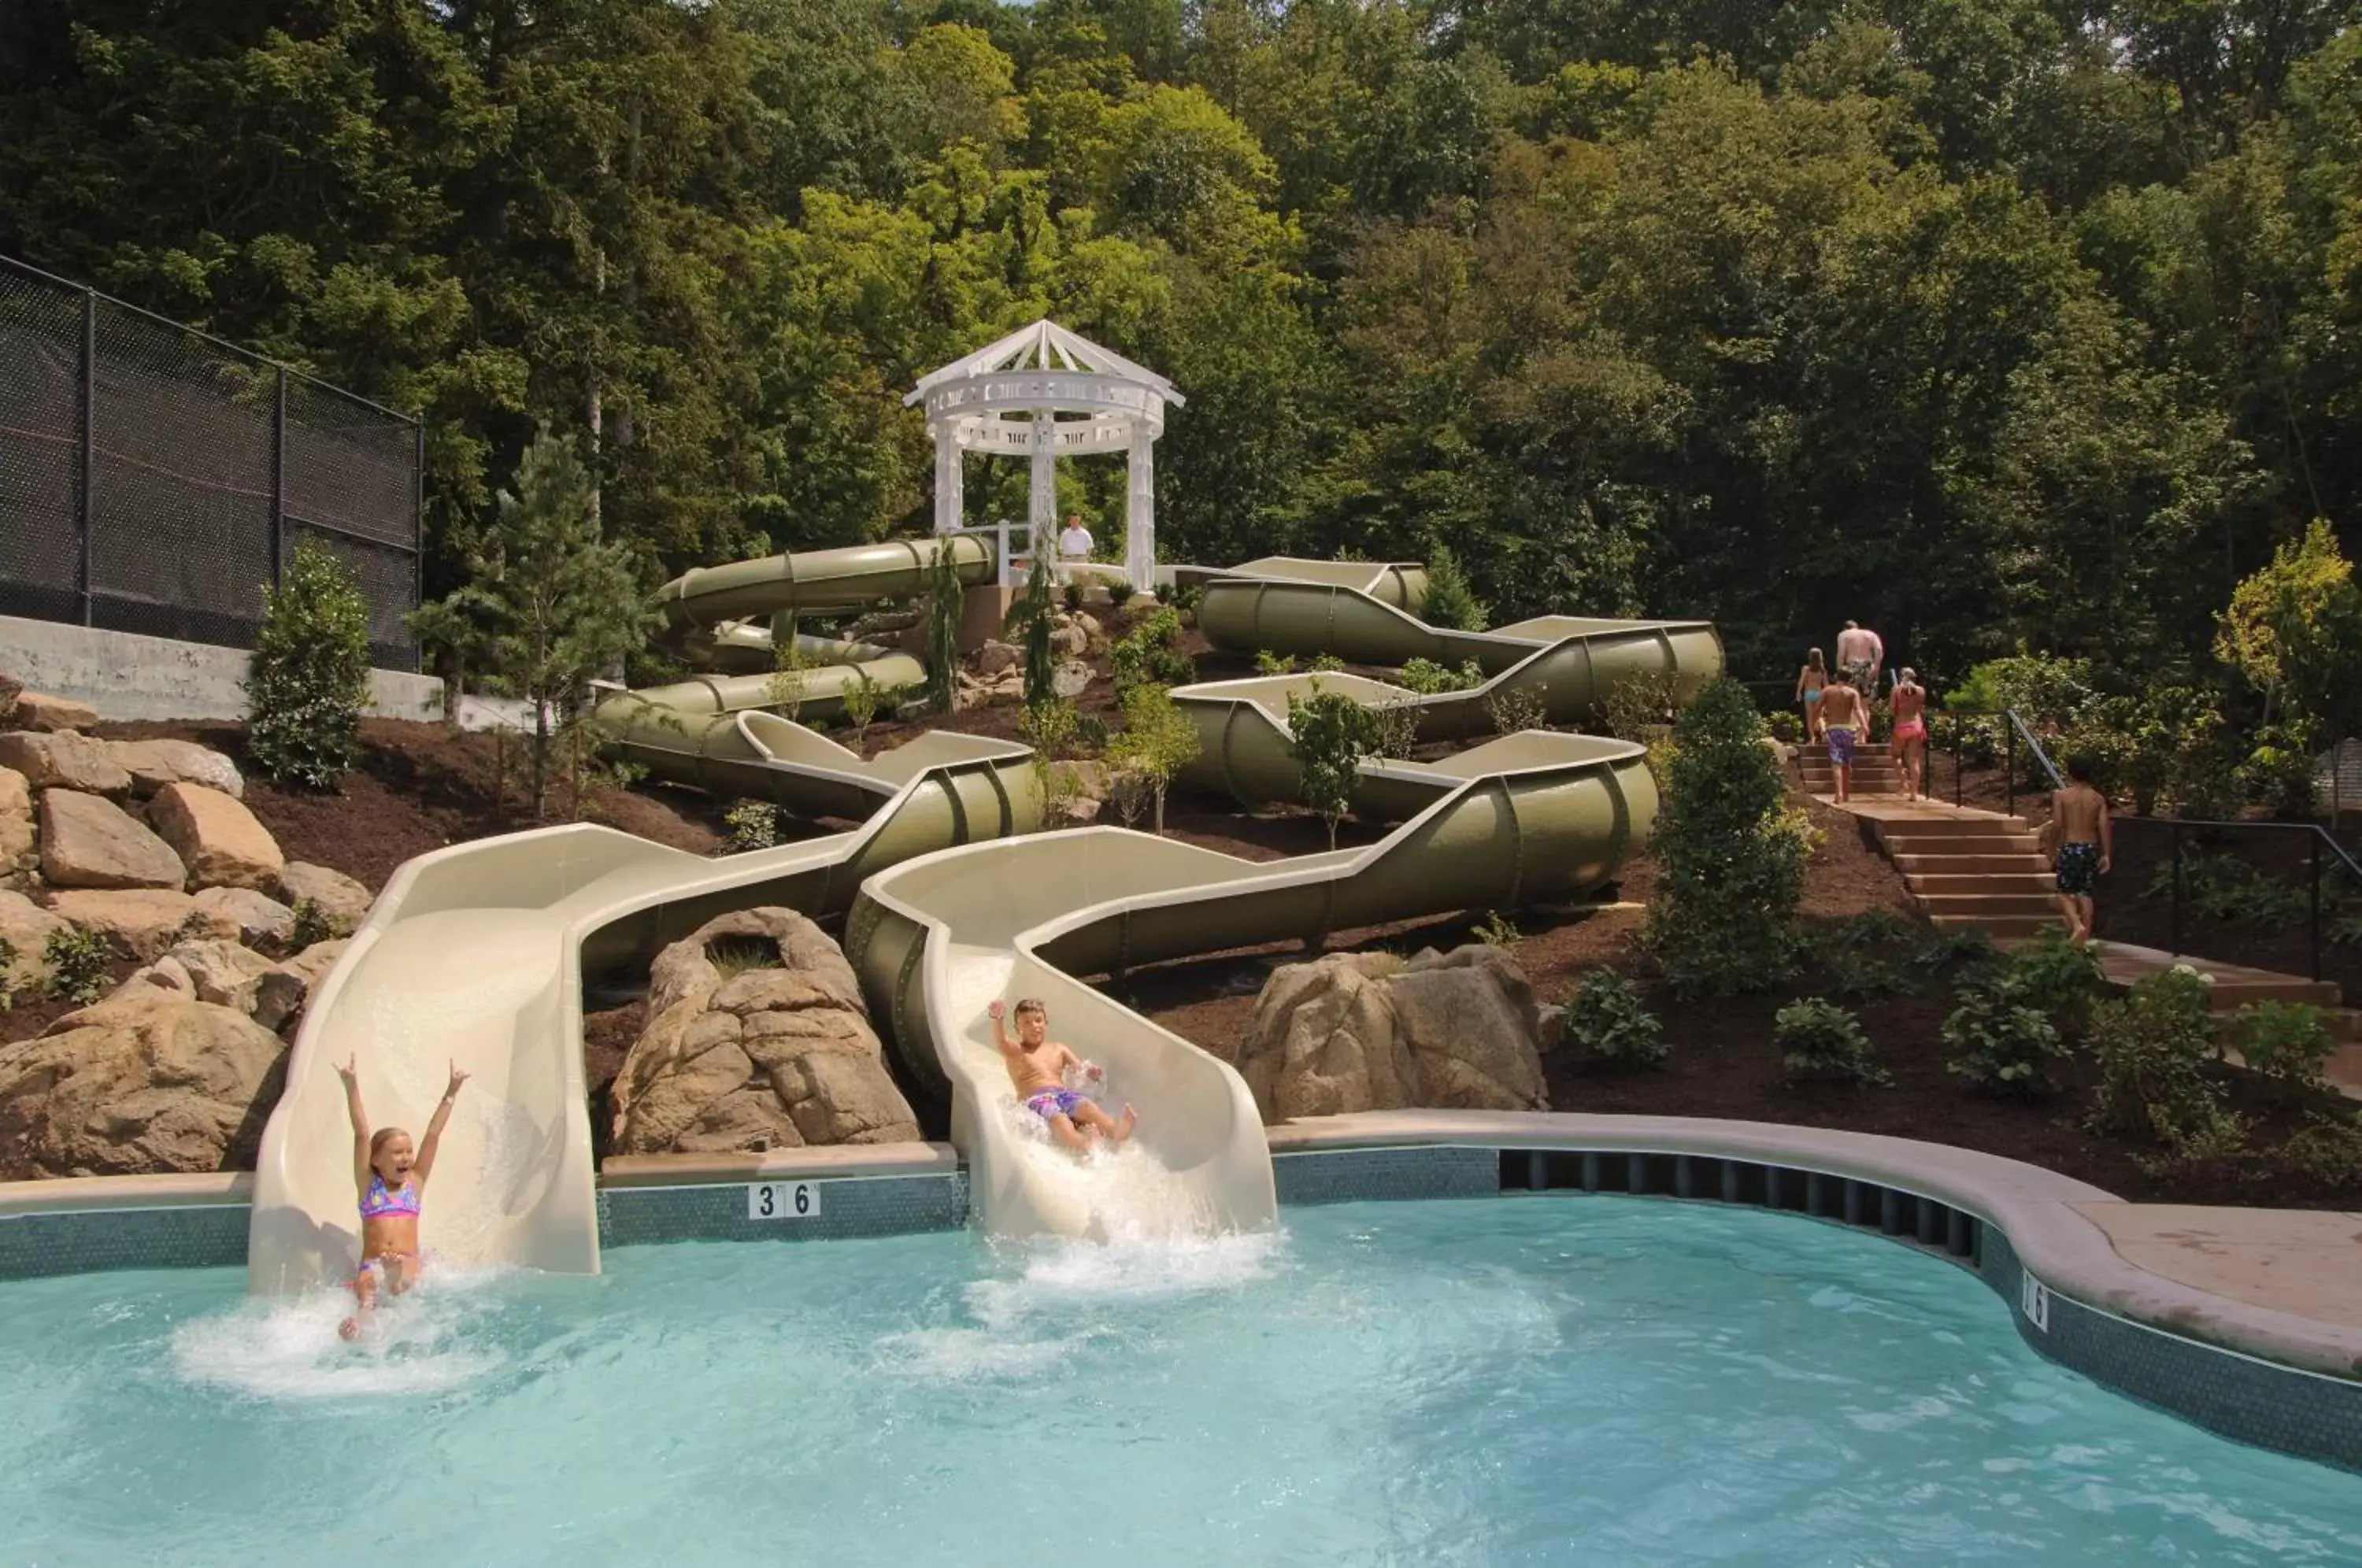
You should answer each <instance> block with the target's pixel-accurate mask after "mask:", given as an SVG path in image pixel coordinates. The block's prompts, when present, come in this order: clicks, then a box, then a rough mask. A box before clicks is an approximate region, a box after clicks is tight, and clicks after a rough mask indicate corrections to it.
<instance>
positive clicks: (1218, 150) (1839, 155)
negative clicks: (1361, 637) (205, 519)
mask: <svg viewBox="0 0 2362 1568" xmlns="http://www.w3.org/2000/svg"><path fill="white" fill-rule="evenodd" d="M2356 10H2362V5H2357V4H2355V3H2351V0H2348V3H2330V0H2089V3H2077V0H1038V3H1036V4H1032V5H1030V6H999V5H995V4H993V3H992V0H936V3H933V4H930V3H928V0H0V251H5V252H7V253H10V254H13V255H16V256H18V257H20V258H22V259H26V260H28V261H31V262H33V263H35V264H37V265H39V266H42V267H45V268H48V269H50V270H51V271H58V272H61V273H64V274H66V275H69V276H72V277H75V278H78V279H82V280H85V281H88V282H93V283H95V284H97V285H98V286H100V287H102V288H105V289H107V290H110V291H112V292H114V293H119V294H121V295H124V296H125V297H127V298H128V299H130V300H132V301H134V302H136V303H138V304H143V305H146V306H149V308H152V309H154V310H157V311H160V312H162V313H165V314H167V315H172V316H175V317H179V318H182V319H184V320H188V321H191V322H193V323H195V324H197V325H200V326H205V327H207V328H208V329H210V330H212V331H215V332H216V333H219V334H222V335H223V336H226V337H231V338H233V339H236V340H238V341H241V342H244V343H248V344H250V345H252V346H254V347H256V348H259V349H261V350H263V351H264V352H267V353H270V354H272V355H275V356H278V357H281V358H282V359H288V360H290V361H292V362H294V363H296V364H299V365H301V366H303V367H304V368H306V369H309V370H314V371H315V372H316V373H318V374H320V375H321V376H324V377H326V379H328V380H330V381H335V382H337V383H339V384H342V385H345V386H348V387H350V388H352V389H354V390H355V391H358V392H363V393H365V394H367V395H369V396H370V397H373V398H376V399H379V400H380V401H382V402H387V403H393V404H396V405H398V406H405V407H412V408H416V409H420V410H422V411H423V412H424V414H425V417H426V419H427V422H428V430H429V441H428V452H429V462H430V465H431V469H432V474H431V482H430V487H429V493H430V517H429V525H430V543H431V547H432V550H433V560H432V562H431V564H430V568H429V580H428V589H429V591H430V592H439V591H444V590H447V589H448V588H450V587H452V586H453V585H454V583H455V581H456V580H457V577H458V573H459V572H460V570H461V569H462V563H464V562H465V561H466V560H467V559H468V558H469V550H470V541H471V539H472V538H473V536H474V534H475V530H476V529H477V528H478V527H480V525H481V524H482V523H483V521H484V520H485V519H486V518H487V517H488V516H489V515H490V513H491V507H492V497H493V494H494V491H495V490H496V489H497V488H498V487H500V486H502V485H505V484H507V483H509V482H510V476H511V474H512V472H513V469H514V467H515V465H516V462H517V460H518V458H519V455H520V453H521V452H522V450H523V449H524V446H525V444H526V443H527V441H529V440H530V439H531V437H532V435H533V432H534V431H535V427H536V425H539V424H543V423H546V424H548V425H551V426H552V427H554V428H555V429H557V430H558V431H560V432H572V433H576V434H578V435H579V436H583V437H584V439H583V442H582V445H583V447H584V449H585V452H586V454H587V455H588V456H589V457H590V458H591V460H592V461H593V462H594V464H595V468H596V471H597V474H598V476H599V479H600V482H601V486H602V516H603V519H604V522H605V525H606V527H607V529H608V531H609V533H610V535H611V536H616V537H620V538H622V539H624V540H625V541H626V542H627V543H628V544H629V546H630V548H631V551H632V558H633V561H634V563H635V569H636V570H637V571H638V572H639V573H640V575H641V576H642V578H643V579H644V580H646V582H648V583H651V584H652V583H653V582H655V581H656V580H659V579H660V578H661V577H662V576H663V575H665V574H667V573H669V572H671V571H673V570H677V569H679V568H681V567H683V566H686V565H690V564H694V563H699V562H709V561H718V560H726V559H730V558H735V557H738V556H741V555H745V554H747V553H750V552H754V551H759V550H764V549H775V548H783V547H803V546H810V545H818V544H826V543H842V542H847V541H851V540H854V539H858V538H863V537H872V536H879V535H882V534H884V533H887V532H889V531H891V530H895V529H901V528H910V527H916V526H923V524H924V519H925V515H926V491H927V486H928V484H929V482H930V480H929V462H928V449H927V446H926V442H925V439H924V433H923V429H922V425H921V423H920V419H919V415H918V414H916V413H915V412H912V411H909V410H905V409H903V408H902V407H901V406H900V395H901V393H902V392H905V391H906V390H907V389H908V388H909V386H910V385H911V382H912V381H914V380H915V379H916V378H917V377H918V376H919V375H920V374H922V372H924V371H926V370H931V369H933V367H934V366H936V365H937V364H939V363H941V362H943V361H944V360H945V359H951V358H953V357H955V356H956V355H958V354H960V353H962V352H965V351H966V350H968V349H971V348H976V347H978V346H980V345H981V344H983V343H985V342H987V341H988V340H989V339H991V338H993V337H997V336H999V334H1001V333H1002V332H1004V331H1006V330H1008V329H1010V327H1013V326H1019V325H1021V324H1023V323H1024V322H1026V321H1029V320H1031V319H1032V318H1034V317H1035V316H1038V315H1050V316H1052V317H1054V318H1055V319H1056V320H1058V321H1060V322H1062V323H1064V324H1065V325H1066V326H1071V327H1073V328H1075V329H1076V330H1077V331H1079V332H1082V333H1084V334H1086V335H1087V336H1089V337H1095V338H1097V339H1098V340H1100V341H1102V342H1105V343H1107V344H1108V345H1109V346H1110V347H1112V348H1117V349H1118V350H1120V352H1122V353H1125V354H1127V355H1129V356H1131V357H1133V358H1135V359H1140V360H1142V362H1144V363H1146V364H1149V365H1151V366H1153V367H1155V368H1156V369H1158V370H1161V371H1163V372H1164V373H1166V374H1168V375H1169V376H1171V377H1172V378H1173V380H1174V381H1175V383H1176V384H1177V385H1178V386H1179V387H1180V388H1181V390H1182V391H1183V392H1184V393H1185V394H1186V395H1187V398H1188V400H1189V401H1188V405H1187V408H1186V410H1183V411H1180V412H1178V413H1177V414H1175V416H1174V418H1173V420H1172V423H1171V425H1170V428H1169V432H1168V434H1167V436H1165V438H1164V442H1163V443H1162V445H1161V446H1160V447H1159V462H1158V483H1159V486H1160V490H1159V495H1158V513H1159V517H1160V523H1161V543H1162V547H1163V551H1162V553H1163V554H1164V556H1165V558H1168V559H1198V560H1205V561H1210V562H1217V563H1219V562H1223V561H1228V560H1232V559H1237V558H1243V557H1246V556H1251V555H1258V554H1264V553H1268V552H1270V551H1273V550H1275V549H1286V550H1290V551H1295V552H1298V553H1308V554H1316V555H1328V554H1339V553H1349V552H1350V553H1358V554H1361V555H1363V556H1366V557H1369V558H1423V557H1424V556H1426V555H1427V553H1428V552H1429V549H1430V547H1432V546H1434V545H1436V544H1438V543H1442V544H1448V545H1450V546H1451V547H1453V548H1455V549H1456V550H1457V551H1458V552H1459V554H1460V555H1461V557H1462V559H1463V560H1464V561H1466V562H1467V563H1468V565H1469V567H1470V569H1471V571H1472V573H1473V577H1474V579H1475V587H1476V589H1477V591H1478V592H1479V593H1480V594H1481V595H1482V596H1483V597H1484V598H1485V599H1486V600H1487V601H1489V602H1491V603H1492V605H1493V606H1494V609H1495V613H1496V615H1500V616H1505V617H1506V616H1508V615H1515V614H1524V613H1535V612H1538V611H1541V610H1545V609H1557V610H1562V611H1571V612H1577V613H1603V614H1606V613H1643V612H1644V613H1655V614H1667V615H1675V614H1679V615H1688V614H1696V615H1708V616H1712V617H1713V618H1715V619H1716V621H1718V622H1720V623H1721V624H1722V625H1723V627H1724V630H1725V634H1726V635H1727V639H1728V641H1729V644H1730V646H1731V650H1732V653H1733V656H1734V663H1735V665H1736V666H1737V668H1738V670H1739V672H1740V673H1744V674H1754V675H1773V676H1779V675H1784V674H1786V673H1787V672H1788V670H1790V669H1791V668H1793V655H1794V653H1795V652H1796V651H1797V650H1799V649H1800V648H1801V646H1802V645H1803V644H1804V643H1805V642H1807V641H1823V640H1825V639H1826V638H1827V636H1828V635H1830V632H1831V630H1832V629H1833V628H1834V626H1835V625H1836V624H1838V619H1839V618H1840V617H1843V616H1848V615H1851V616H1858V617H1860V619H1862V620H1864V621H1865V622H1869V623H1871V624H1877V625H1879V626H1881V627H1882V629H1884V630H1885V631H1886V633H1887V635H1888V637H1889V640H1890V642H1891V643H1893V644H1897V645H1899V646H1901V647H1903V648H1904V650H1906V651H1907V652H1908V653H1909V654H1910V655H1912V656H1913V657H1915V658H1916V660H1917V662H1919V663H1920V664H1921V665H1922V666H1923V668H1932V669H1933V670H1935V671H1937V673H1938V674H1941V673H1944V672H1958V671H1959V670H1961V669H1963V668H1966V667H1967V666H1968V665H1969V664H1970V663H1971V662H1973V661H1975V660H1978V659H1981V658H1985V657H1992V656H1994V655H1998V654H2003V653H2006V652H2008V651H2010V650H2012V649H2013V648H2015V647H2019V646H2031V647H2035V648H2038V649H2041V650H2044V651H2047V652H2050V653H2055V654H2058V655H2062V656H2084V657H2091V658H2092V659H2094V660H2097V661H2099V662H2101V663H2102V664H2117V665H2123V666H2130V667H2135V668H2142V669H2145V670H2149V671H2156V672H2161V673H2169V672H2171V671H2172V670H2174V669H2175V668H2178V667H2180V666H2183V665H2187V664H2190V663H2192V662H2194V661H2198V660H2202V659H2203V658H2204V657H2206V654H2207V650H2208V648H2209V647H2210V646H2211V644H2212V642H2213V637H2214V635H2215V615H2216V613H2218V612H2219V611H2221V610H2222V609H2223V608H2224V606H2225V605H2226V604H2228V602H2229V601H2230V597H2231V592H2232V590H2233V588H2234V586H2235V584H2236V582H2237V581H2238V580H2240V579H2241V578H2242V577H2243V576H2245V575H2246V574H2247V573H2249V572H2250V571H2252V570H2254V569H2256V568H2257V567H2258V566H2260V565H2263V564H2264V563H2265V562H2267V561H2268V560H2269V558H2271V554H2272V550H2273V548H2274V547H2275V545H2276V544H2279V543H2280V542H2282V541H2286V540H2289V539H2291V538H2295V537H2299V536H2302V534H2303V532H2304V529H2305V525H2306V524H2307V522H2308V521H2309V520H2310V519H2312V518H2313V517H2316V516H2319V517H2326V518H2328V519H2330V520H2331V523H2332V525H2333V526H2335V527H2340V528H2342V527H2344V526H2345V525H2346V523H2347V520H2348V518H2349V517H2350V516H2351V515H2352V513H2353V510H2354V506H2353V503H2354V502H2355V501H2356V497H2357V494H2362V442H2358V441H2357V440H2356V434H2355V432H2356V417H2357V413H2362V410H2357V408H2356V399H2357V395H2362V31H2357V30H2352V29H2349V28H2348V26H2347V24H2348V23H2349V21H2350V20H2352V19H2353V17H2354V14H2355V12H2356ZM1065 467H1066V468H1067V469H1070V470H1072V471H1070V472H1068V473H1066V474H1065V476H1064V477H1063V480H1062V483H1063V485H1064V486H1065V491H1066V493H1065V495H1064V496H1063V497H1062V503H1063V504H1066V505H1069V506H1072V507H1075V508H1076V509H1079V510H1081V511H1083V512H1084V513H1086V514H1087V515H1088V516H1089V517H1091V518H1092V520H1093V521H1094V522H1096V523H1098V524H1100V525H1102V526H1101V529H1100V532H1101V533H1102V535H1103V536H1105V535H1107V534H1109V533H1111V532H1112V531H1113V530H1112V529H1111V528H1109V527H1108V526H1105V525H1108V524H1111V523H1112V522H1113V520H1114V519H1115V518H1116V517H1117V516H1119V515H1120V507H1121V489H1120V486H1121V468H1120V465H1118V464H1103V465H1093V464H1070V465H1065ZM1102 469H1103V470H1104V471H1099V470H1102ZM1023 482H1024V476H1023V473H1022V471H1021V468H1020V466H1019V465H1017V464H1013V463H1008V462H995V463H985V462H980V461H979V462H973V463H971V465H970V478H969V484H970V486H971V491H972V493H971V494H970V495H969V496H968V498H967V509H968V512H969V514H970V515H971V516H990V515H995V514H1006V515H1022V502H1021V487H1022V485H1023ZM2349 553H2350V552H2349Z"/></svg>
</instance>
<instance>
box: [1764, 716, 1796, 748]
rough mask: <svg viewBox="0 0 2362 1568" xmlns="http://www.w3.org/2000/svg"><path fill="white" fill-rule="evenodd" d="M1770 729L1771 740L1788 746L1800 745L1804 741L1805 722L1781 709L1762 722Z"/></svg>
mask: <svg viewBox="0 0 2362 1568" xmlns="http://www.w3.org/2000/svg"><path fill="white" fill-rule="evenodd" d="M1764 723H1765V724H1766V725H1768V726H1769V727H1770V728H1771V738H1772V739H1773V740H1776V741H1780V742H1783V743H1784V744H1786V745H1802V744H1803V743H1804V739H1805V721H1804V720H1802V719H1800V718H1798V717H1797V716H1796V715H1795V714H1794V713H1793V712H1789V711H1788V710H1787V709H1785V708H1783V709H1781V710H1780V711H1779V712H1776V713H1773V714H1772V715H1771V717H1770V718H1768V719H1766V720H1765V721H1764Z"/></svg>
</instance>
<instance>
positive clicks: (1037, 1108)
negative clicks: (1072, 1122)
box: [1025, 1088, 1083, 1121]
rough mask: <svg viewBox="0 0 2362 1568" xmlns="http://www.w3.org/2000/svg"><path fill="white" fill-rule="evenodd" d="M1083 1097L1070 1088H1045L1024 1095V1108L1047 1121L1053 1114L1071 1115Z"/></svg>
mask: <svg viewBox="0 0 2362 1568" xmlns="http://www.w3.org/2000/svg"><path fill="white" fill-rule="evenodd" d="M1082 1103H1083V1097H1082V1096H1081V1095H1078V1094H1076V1092H1075V1091H1074V1090H1073V1089H1070V1088H1045V1089H1041V1090H1038V1091H1036V1092H1035V1093H1032V1094H1029V1095H1027V1096H1026V1097H1025V1109H1026V1110H1030V1111H1032V1113H1033V1114H1034V1115H1036V1116H1038V1117H1040V1118H1041V1119H1042V1120H1043V1121H1049V1120H1050V1118H1052V1117H1054V1116H1072V1115H1073V1114H1074V1113H1075V1108H1076V1106H1078V1105H1080V1104H1082Z"/></svg>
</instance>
